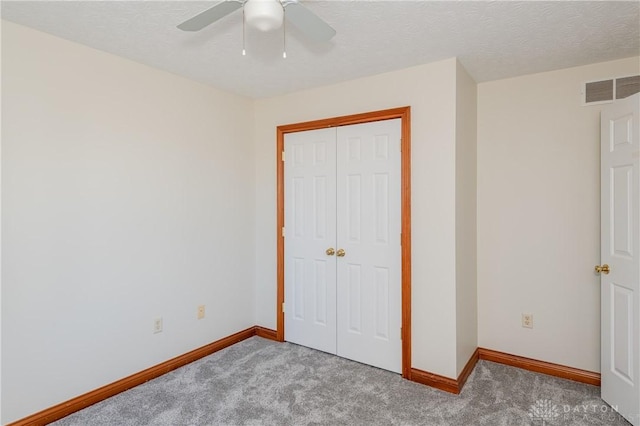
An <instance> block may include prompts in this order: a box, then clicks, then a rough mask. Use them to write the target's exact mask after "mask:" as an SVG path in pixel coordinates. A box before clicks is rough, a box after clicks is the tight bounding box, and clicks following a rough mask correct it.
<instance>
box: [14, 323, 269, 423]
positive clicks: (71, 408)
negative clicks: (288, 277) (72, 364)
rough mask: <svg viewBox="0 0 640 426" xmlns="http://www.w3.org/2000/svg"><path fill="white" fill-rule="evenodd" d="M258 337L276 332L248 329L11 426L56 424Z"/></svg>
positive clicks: (260, 328)
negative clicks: (102, 402) (239, 343)
mask: <svg viewBox="0 0 640 426" xmlns="http://www.w3.org/2000/svg"><path fill="white" fill-rule="evenodd" d="M256 335H257V336H260V337H264V338H266V339H271V340H275V336H276V331H275V330H270V329H268V328H264V327H258V326H255V327H250V328H247V329H246V330H242V331H240V332H238V333H235V334H232V335H230V336H227V337H224V338H222V339H220V340H216V341H215V342H213V343H209V344H208V345H205V346H202V347H200V348H198V349H194V350H192V351H190V352H187V353H186V354H183V355H180V356H177V357H175V358H172V359H170V360H168V361H165V362H163V363H161V364H158V365H155V366H153V367H150V368H147V369H146V370H142V371H140V372H139V373H135V374H132V375H131V376H128V377H125V378H124V379H120V380H118V381H116V382H113V383H111V384H108V385H105V386H102V387H101V388H98V389H95V390H92V391H91V392H87V393H85V394H84V395H80V396H78V397H75V398H73V399H70V400H68V401H65V402H63V403H60V404H58V405H54V406H53V407H51V408H47V409H45V410H42V411H40V412H38V413H35V414H32V415H30V416H28V417H25V418H23V419H20V420H18V421H15V422H13V423H10V424H9V425H8V426H27V425H28V426H40V425H46V424H49V423H51V422H55V421H56V420H60V419H62V418H63V417H66V416H68V415H69V414H72V413H75V412H76V411H79V410H82V409H83V408H86V407H88V406H90V405H93V404H95V403H98V402H100V401H103V400H105V399H107V398H110V397H112V396H114V395H117V394H119V393H120V392H124V391H126V390H128V389H131V388H132V387H135V386H138V385H141V384H142V383H144V382H148V381H149V380H151V379H155V378H156V377H160V376H162V375H163V374H166V373H168V372H170V371H172V370H175V369H176V368H179V367H182V366H184V365H187V364H189V363H192V362H193V361H197V360H199V359H200V358H203V357H205V356H208V355H211V354H212V353H215V352H218V351H219V350H221V349H224V348H226V347H228V346H231V345H234V344H236V343H238V342H241V341H243V340H245V339H248V338H249V337H252V336H256Z"/></svg>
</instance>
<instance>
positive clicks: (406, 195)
mask: <svg viewBox="0 0 640 426" xmlns="http://www.w3.org/2000/svg"><path fill="white" fill-rule="evenodd" d="M396 118H399V119H400V120H401V122H402V133H401V134H402V141H401V147H402V154H401V166H400V167H401V210H402V213H401V222H402V237H401V244H402V248H401V256H402V267H401V268H402V304H401V309H402V333H401V336H400V337H401V338H402V377H404V378H406V379H411V107H409V106H406V107H400V108H393V109H387V110H381V111H372V112H366V113H362V114H354V115H346V116H342V117H334V118H326V119H322V120H315V121H306V122H303V123H295V124H288V125H283V126H278V127H277V130H276V162H277V164H276V173H277V201H276V203H277V226H276V236H277V306H276V312H277V328H276V337H277V340H279V341H281V342H284V314H283V312H282V305H283V303H284V237H283V236H282V228H283V227H284V164H283V161H282V152H283V151H284V136H285V135H286V134H287V133H294V132H303V131H306V130H317V129H325V128H328V127H339V126H347V125H351V124H360V123H370V122H373V121H382V120H392V119H396Z"/></svg>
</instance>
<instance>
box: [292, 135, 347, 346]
mask: <svg viewBox="0 0 640 426" xmlns="http://www.w3.org/2000/svg"><path fill="white" fill-rule="evenodd" d="M284 146H285V163H284V169H285V265H284V267H285V284H284V287H285V340H287V341H289V342H292V343H297V344H300V345H304V346H308V347H311V348H314V349H319V350H321V351H325V352H329V353H333V354H335V353H336V257H335V255H328V254H327V249H329V248H334V249H335V243H336V241H335V238H336V205H335V203H336V131H335V129H322V130H312V131H307V132H298V133H290V134H287V135H286V137H285V144H284Z"/></svg>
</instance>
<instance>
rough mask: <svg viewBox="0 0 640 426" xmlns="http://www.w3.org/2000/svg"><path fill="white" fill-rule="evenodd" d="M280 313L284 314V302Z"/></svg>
mask: <svg viewBox="0 0 640 426" xmlns="http://www.w3.org/2000/svg"><path fill="white" fill-rule="evenodd" d="M282 313H283V314H284V302H282Z"/></svg>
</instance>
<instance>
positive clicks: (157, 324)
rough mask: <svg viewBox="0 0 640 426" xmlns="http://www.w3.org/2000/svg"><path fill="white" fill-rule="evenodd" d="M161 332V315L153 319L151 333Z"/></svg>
mask: <svg viewBox="0 0 640 426" xmlns="http://www.w3.org/2000/svg"><path fill="white" fill-rule="evenodd" d="M161 332H162V317H158V318H156V319H154V320H153V333H154V334H155V333H161Z"/></svg>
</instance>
